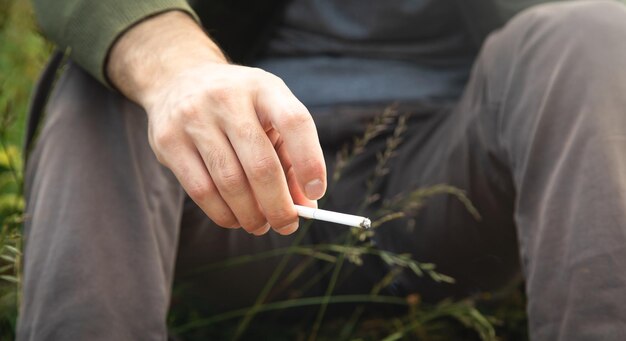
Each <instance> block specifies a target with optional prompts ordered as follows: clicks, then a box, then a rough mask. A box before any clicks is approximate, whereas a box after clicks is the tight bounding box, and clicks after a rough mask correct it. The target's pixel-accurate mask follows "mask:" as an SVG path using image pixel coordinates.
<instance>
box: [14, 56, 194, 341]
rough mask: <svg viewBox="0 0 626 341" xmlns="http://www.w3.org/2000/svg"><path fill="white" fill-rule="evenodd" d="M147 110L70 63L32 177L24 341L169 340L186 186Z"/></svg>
mask: <svg viewBox="0 0 626 341" xmlns="http://www.w3.org/2000/svg"><path fill="white" fill-rule="evenodd" d="M146 130H147V124H146V118H145V113H144V112H143V111H142V110H141V109H140V108H139V107H138V106H136V105H134V104H133V103H131V102H129V101H127V100H125V99H123V98H122V97H121V96H120V95H119V94H117V93H114V92H113V91H110V90H107V89H105V88H104V87H103V86H102V85H101V84H98V83H97V82H96V81H95V80H94V79H93V78H92V77H90V76H89V75H87V74H86V73H85V72H84V71H82V70H81V69H80V68H79V67H77V66H75V65H73V64H70V65H68V66H67V68H66V70H65V72H64V74H63V75H62V77H61V79H60V80H59V82H58V85H57V87H56V89H55V91H54V93H53V95H52V97H51V100H50V103H49V105H48V108H47V117H46V119H45V124H44V126H43V128H42V131H41V134H40V136H39V138H38V142H37V145H36V147H35V149H34V151H33V153H32V155H31V157H30V159H29V162H28V165H27V166H28V167H27V172H26V179H25V180H26V199H27V200H26V201H27V219H26V222H25V239H26V247H25V263H24V288H23V293H24V294H23V302H22V309H21V312H20V313H21V316H20V326H19V332H20V336H19V338H20V339H31V338H32V339H94V340H95V339H98V338H102V339H116V340H132V339H151V338H154V339H162V338H164V337H165V332H166V331H165V314H166V311H167V306H168V302H169V288H170V282H171V277H172V273H173V265H174V256H175V250H176V243H177V238H178V233H177V228H176V227H177V226H178V223H179V219H180V215H181V210H182V199H183V196H182V194H183V193H182V190H181V188H180V186H179V185H178V184H177V183H176V181H175V178H174V177H173V175H172V174H171V173H170V172H169V171H168V170H167V169H165V168H164V167H161V166H160V165H159V164H158V162H157V160H156V158H155V157H154V156H153V155H152V152H151V150H150V147H149V145H148V140H147V137H146Z"/></svg>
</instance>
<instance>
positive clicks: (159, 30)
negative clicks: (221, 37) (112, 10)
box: [106, 11, 227, 106]
mask: <svg viewBox="0 0 626 341" xmlns="http://www.w3.org/2000/svg"><path fill="white" fill-rule="evenodd" d="M207 62H215V63H219V64H224V63H227V60H226V57H225V56H224V54H223V53H222V52H221V50H220V49H219V47H218V46H217V45H216V44H215V43H214V42H213V41H212V40H211V39H210V38H209V37H208V36H207V35H206V34H205V33H204V31H203V30H202V28H200V27H199V26H198V24H197V23H196V22H195V21H194V20H193V19H192V18H191V17H190V16H189V15H187V14H185V13H183V12H179V11H171V12H166V13H163V14H160V15H157V16H155V17H152V18H149V19H147V20H145V21H143V22H141V23H139V24H137V25H136V26H134V27H133V28H131V29H130V30H128V31H127V32H126V33H125V34H124V35H123V36H122V37H120V38H119V39H118V41H117V42H116V43H115V44H114V45H113V47H112V48H111V52H110V54H109V57H108V62H107V63H106V74H107V77H108V78H109V80H110V82H111V83H112V84H113V85H114V86H115V87H116V88H117V89H118V90H119V91H120V92H122V93H123V94H124V95H125V96H126V97H128V98H130V99H131V100H133V101H135V102H137V103H139V104H141V105H144V106H145V105H146V104H147V103H148V102H150V96H151V94H154V93H156V92H157V91H156V89H158V88H159V87H162V86H163V85H164V83H166V82H169V81H170V80H171V79H173V78H174V77H175V76H176V75H177V74H178V73H180V72H182V71H184V70H186V69H188V68H190V67H192V66H195V65H197V64H199V63H207Z"/></svg>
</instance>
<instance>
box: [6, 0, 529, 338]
mask: <svg viewBox="0 0 626 341" xmlns="http://www.w3.org/2000/svg"><path fill="white" fill-rule="evenodd" d="M32 18H33V16H32V11H31V9H30V7H29V3H28V2H27V1H19V0H0V90H1V91H0V339H2V340H10V339H13V338H14V337H15V326H16V320H17V315H18V307H19V301H20V294H19V293H20V284H21V281H22V278H21V258H22V242H23V240H22V236H21V224H22V221H23V218H24V216H23V212H24V203H23V199H22V194H21V193H22V177H23V175H22V155H21V148H20V145H21V139H22V136H23V132H24V118H25V112H26V108H27V102H28V96H29V94H30V90H31V89H32V86H33V83H34V80H35V79H36V77H37V75H38V73H39V72H40V70H41V69H42V67H43V65H44V63H45V60H46V58H47V57H48V56H49V54H50V51H51V45H50V44H49V43H47V42H46V41H45V40H44V39H43V38H42V37H41V36H40V35H39V34H38V33H37V31H36V29H35V25H34V23H33V19H32ZM405 122H406V117H404V116H402V115H398V113H397V112H396V111H395V110H394V109H393V108H390V109H389V110H387V111H385V112H384V113H382V114H381V115H380V116H379V117H378V118H376V119H375V120H374V122H372V124H370V126H369V128H368V129H367V130H366V132H365V134H364V135H363V136H361V137H358V138H357V139H355V141H354V142H353V143H352V144H351V145H350V146H346V148H344V149H343V150H342V152H341V153H340V155H338V162H337V167H336V172H335V173H334V174H333V175H332V181H340V179H341V174H342V170H343V169H344V168H345V167H346V166H347V165H349V163H350V161H351V160H352V158H353V157H354V156H355V155H358V154H359V153H361V152H362V151H363V150H364V148H366V146H367V144H368V142H369V141H371V140H372V139H374V138H376V137H378V136H380V134H381V133H382V132H383V131H385V130H386V129H387V128H389V127H392V130H393V133H392V134H391V136H390V137H389V138H388V140H387V145H386V149H385V151H384V152H383V153H381V154H380V155H379V159H378V162H377V166H376V168H375V170H374V172H373V175H372V177H371V178H370V179H369V181H368V187H367V188H368V190H367V195H366V197H365V199H364V201H363V203H362V204H361V210H364V209H365V208H366V207H367V206H368V205H370V204H371V203H373V202H375V201H377V200H379V199H380V198H379V197H378V195H377V193H375V192H374V188H376V187H377V186H376V185H377V183H378V182H379V181H382V180H383V179H384V177H385V176H386V175H387V174H388V171H389V170H388V169H387V165H388V163H389V160H391V159H392V158H393V157H394V150H395V148H397V146H398V145H399V144H400V143H402V138H403V135H404V133H405V132H406V124H405ZM433 195H451V196H454V197H456V198H457V199H458V200H460V201H461V202H462V203H463V204H464V205H465V206H466V207H467V209H468V210H469V211H470V212H471V213H472V214H474V216H475V217H476V218H479V214H478V212H476V210H475V209H474V208H473V206H472V205H471V202H469V200H468V199H467V197H465V194H464V193H463V191H461V190H459V189H456V188H453V187H450V186H446V185H445V184H442V185H439V186H434V187H430V188H422V189H418V190H416V191H414V192H412V193H410V194H409V195H407V196H405V197H402V198H395V199H394V200H391V201H389V202H387V203H386V204H385V205H384V209H382V210H381V211H380V212H378V215H377V216H376V217H374V218H375V219H374V222H373V226H374V227H375V228H373V229H372V230H369V231H363V230H359V229H354V230H346V234H345V235H343V236H342V237H341V238H340V239H339V240H335V241H329V242H328V243H324V244H318V245H301V243H300V242H299V241H300V239H298V240H296V242H295V243H294V244H293V245H291V246H290V247H287V248H280V249H274V250H268V251H266V252H263V253H259V254H252V255H246V256H241V257H235V258H231V259H228V260H226V261H224V262H220V263H215V264H207V265H206V267H204V268H202V269H198V271H199V272H202V271H213V270H217V269H223V268H234V267H238V266H242V265H246V264H251V263H254V262H263V261H265V260H268V259H272V258H276V257H280V258H281V261H280V263H279V266H278V267H276V269H275V270H274V274H273V275H272V276H271V277H270V279H269V280H268V282H267V283H265V286H264V288H263V290H261V292H260V293H259V294H258V296H257V298H256V300H255V301H254V302H251V303H250V306H249V307H246V308H242V309H236V310H232V311H227V312H220V313H215V314H211V315H204V314H199V313H198V312H196V311H194V310H193V309H192V308H190V307H188V306H185V305H176V306H175V307H174V308H173V309H172V311H171V313H170V316H169V325H170V329H171V332H172V334H173V336H174V337H178V338H181V339H183V340H194V339H197V340H204V339H207V338H211V339H249V338H251V337H252V336H254V338H271V339H274V340H281V339H285V340H293V339H297V340H305V339H308V340H331V339H332V340H334V339H343V340H403V339H423V340H451V339H453V340H456V339H462V340H524V339H527V336H526V320H525V314H524V305H525V299H524V296H523V294H522V292H521V290H520V287H521V284H519V282H518V284H515V285H512V286H511V287H509V288H505V289H503V291H502V292H500V293H481V294H479V295H477V296H475V297H470V298H467V299H464V300H459V301H452V300H444V301H442V302H440V303H438V304H426V303H424V302H423V301H422V298H421V297H420V295H419V293H414V294H411V295H409V296H407V297H396V296H389V295H387V294H384V291H385V290H384V289H385V288H386V287H388V286H390V285H392V284H393V282H394V279H395V278H396V277H397V276H398V275H399V274H400V273H402V272H404V271H408V272H410V273H412V274H413V275H415V276H420V277H424V278H428V279H429V280H433V281H436V282H441V283H442V284H441V285H445V284H443V283H450V282H453V281H454V279H453V278H450V277H449V276H447V275H445V274H442V273H439V272H438V271H437V269H436V266H435V265H434V264H430V263H423V262H420V261H419V260H415V259H413V258H412V257H411V256H410V255H408V254H395V253H392V252H388V251H385V250H380V249H378V248H376V247H375V245H374V244H373V243H371V242H370V240H371V238H372V237H373V236H374V234H375V233H376V228H377V227H379V226H381V225H383V224H385V223H387V222H389V221H391V220H395V219H401V218H405V217H406V216H407V215H411V214H414V213H415V212H417V211H418V210H419V209H420V207H421V206H422V205H423V203H424V202H425V200H427V199H428V198H429V197H430V196H433ZM308 228H309V227H308V226H306V225H305V226H303V227H302V228H301V230H300V232H299V233H300V237H299V238H302V236H304V234H306V233H307V229H308ZM294 256H298V257H304V261H303V262H301V263H299V265H298V267H297V269H296V271H292V272H287V271H286V268H287V264H288V263H289V261H290V260H291V259H293V257H294ZM371 257H374V258H377V259H380V260H382V261H383V262H384V263H385V264H386V265H387V267H388V269H389V271H388V273H387V274H386V275H384V276H382V277H381V278H380V279H379V280H378V282H377V283H376V284H375V285H374V286H373V287H372V288H371V290H370V292H369V293H368V294H363V295H343V294H336V293H335V291H336V288H337V286H338V285H339V284H340V282H341V276H340V274H341V273H342V272H343V271H344V270H345V269H346V264H350V265H357V266H363V265H366V263H367V262H368V259H370V258H371ZM314 261H316V262H322V264H324V267H323V269H322V270H321V271H320V273H319V275H318V276H315V277H314V278H310V279H308V280H307V281H304V284H302V286H301V287H300V288H299V289H300V291H301V292H306V291H307V287H309V286H312V285H316V284H319V283H325V285H326V290H325V294H324V295H322V296H315V297H306V296H303V295H292V296H290V297H288V298H287V299H276V298H275V297H276V292H275V291H276V290H277V289H276V288H285V287H288V286H289V285H290V284H292V283H294V282H296V281H298V280H301V279H302V278H301V276H302V274H303V273H304V271H305V270H306V269H307V268H308V267H310V266H312V264H313V263H314ZM324 278H326V279H329V280H328V281H324ZM177 290H178V289H177ZM335 307H342V309H344V310H345V308H346V307H348V308H349V309H347V311H348V312H347V313H346V314H340V315H339V316H337V314H329V312H330V311H332V310H334V308H335ZM371 307H376V309H375V311H378V312H379V313H372V309H370V308H371ZM302 309H305V310H306V311H308V312H310V314H309V315H307V316H308V318H306V319H301V320H297V319H295V320H294V319H289V322H288V323H287V322H284V321H285V320H284V317H286V316H289V315H291V314H292V313H293V312H300V311H302Z"/></svg>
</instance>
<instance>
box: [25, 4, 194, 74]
mask: <svg viewBox="0 0 626 341" xmlns="http://www.w3.org/2000/svg"><path fill="white" fill-rule="evenodd" d="M33 4H34V9H35V16H36V18H37V21H38V23H39V26H40V28H41V30H42V31H43V33H44V35H46V36H47V37H48V38H49V39H51V40H52V41H53V42H54V43H56V44H57V45H58V46H59V47H61V48H62V49H67V48H69V51H70V57H71V58H72V60H74V61H75V62H76V63H78V64H79V65H80V66H82V67H83V68H84V69H85V70H87V72H89V73H90V74H91V75H93V76H94V77H96V78H97V79H98V80H99V81H100V82H102V83H103V84H105V85H108V83H107V79H106V77H105V73H104V67H105V65H104V64H105V61H106V58H107V54H108V52H109V49H110V48H111V46H112V45H113V43H114V42H115V40H116V39H117V38H118V37H119V36H120V35H121V34H122V33H123V32H124V31H126V30H127V29H128V28H130V27H132V26H133V25H134V24H136V23H138V22H140V21H141V20H143V19H145V18H147V17H150V16H153V15H156V14H159V13H162V12H165V11H169V10H180V11H184V12H186V13H188V14H190V15H191V16H193V17H194V18H195V19H196V20H198V18H197V16H196V14H195V12H194V11H193V10H192V9H191V7H190V6H189V4H188V3H187V2H186V1H185V0H141V1H133V0H33Z"/></svg>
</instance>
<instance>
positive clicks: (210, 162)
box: [206, 148, 228, 172]
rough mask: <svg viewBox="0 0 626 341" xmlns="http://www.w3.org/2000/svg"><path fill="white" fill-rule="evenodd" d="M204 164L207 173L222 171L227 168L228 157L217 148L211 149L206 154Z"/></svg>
mask: <svg viewBox="0 0 626 341" xmlns="http://www.w3.org/2000/svg"><path fill="white" fill-rule="evenodd" d="M206 163H207V167H208V169H209V172H214V171H216V170H222V169H225V168H227V165H228V157H227V156H226V154H224V153H223V152H222V151H220V150H219V149H218V148H211V149H210V150H208V151H207V153H206Z"/></svg>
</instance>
